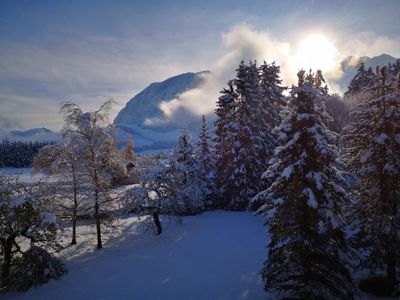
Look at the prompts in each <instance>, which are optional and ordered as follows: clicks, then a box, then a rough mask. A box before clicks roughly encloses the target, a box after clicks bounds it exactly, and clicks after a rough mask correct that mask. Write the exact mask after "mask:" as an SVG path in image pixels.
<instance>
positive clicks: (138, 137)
mask: <svg viewBox="0 0 400 300" xmlns="http://www.w3.org/2000/svg"><path fill="white" fill-rule="evenodd" d="M205 73H208V71H203V72H199V73H184V74H180V75H177V76H174V77H171V78H168V79H166V80H164V81H162V82H156V83H152V84H150V85H149V86H148V87H147V88H145V89H144V90H143V91H141V92H140V93H139V94H137V95H136V96H134V97H133V98H132V99H131V100H129V101H128V103H127V104H126V106H125V107H124V108H123V109H122V110H121V111H120V112H119V113H118V115H117V117H116V118H115V120H114V124H115V125H116V126H117V127H118V128H119V129H120V138H121V139H125V135H126V133H130V134H132V136H133V139H134V143H135V148H136V151H138V152H140V151H144V150H159V149H160V150H161V149H170V148H172V147H173V146H174V145H175V142H176V139H177V137H178V135H179V131H180V129H181V128H182V126H183V125H186V126H187V127H188V129H189V131H191V132H192V134H195V133H196V131H197V129H198V127H199V126H200V122H201V118H199V117H198V116H192V117H190V116H189V115H190V112H189V111H184V110H183V111H182V113H183V114H186V115H187V116H188V117H187V118H185V120H186V121H185V123H186V124H183V123H182V124H181V123H180V122H178V121H177V120H168V118H167V117H166V116H165V114H164V113H163V111H162V110H161V109H160V107H159V106H160V103H161V102H162V101H169V100H172V99H174V98H176V97H177V96H178V95H179V94H181V93H183V92H185V91H187V90H190V89H192V88H195V87H197V86H198V85H199V84H201V82H202V76H201V75H204V74H205ZM151 119H153V120H154V119H158V120H161V122H159V123H155V124H154V123H149V122H148V121H147V120H151ZM187 120H190V121H189V122H187Z"/></svg>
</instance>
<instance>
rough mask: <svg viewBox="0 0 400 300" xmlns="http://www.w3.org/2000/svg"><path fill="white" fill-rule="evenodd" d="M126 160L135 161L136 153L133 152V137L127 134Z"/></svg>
mask: <svg viewBox="0 0 400 300" xmlns="http://www.w3.org/2000/svg"><path fill="white" fill-rule="evenodd" d="M125 158H126V159H127V160H129V161H131V162H134V161H135V153H134V151H133V141H132V135H130V134H127V136H126V153H125Z"/></svg>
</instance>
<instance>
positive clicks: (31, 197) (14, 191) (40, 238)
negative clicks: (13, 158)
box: [0, 178, 61, 290]
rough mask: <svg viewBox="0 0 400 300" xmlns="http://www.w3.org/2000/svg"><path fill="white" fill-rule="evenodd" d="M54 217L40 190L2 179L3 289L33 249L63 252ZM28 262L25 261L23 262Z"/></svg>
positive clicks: (0, 208)
mask: <svg viewBox="0 0 400 300" xmlns="http://www.w3.org/2000/svg"><path fill="white" fill-rule="evenodd" d="M56 234H57V227H56V224H55V217H54V216H53V215H51V214H49V213H48V212H47V211H46V210H45V207H44V203H43V201H42V198H41V195H40V190H39V189H38V187H36V186H34V187H27V186H24V185H22V184H20V183H18V182H13V181H11V180H9V179H5V178H0V246H1V247H0V250H1V251H0V258H1V283H2V289H3V290H7V289H9V288H10V287H12V283H10V275H11V274H12V273H13V270H15V269H16V268H17V269H18V268H19V267H21V266H20V265H19V264H20V263H22V261H21V260H20V257H21V255H22V256H23V255H24V254H25V253H26V252H27V251H29V250H30V249H31V247H36V246H37V247H42V248H48V249H53V250H56V251H57V250H60V249H61V247H60V245H59V244H58V243H57V239H56V238H57V235H56ZM24 263H25V262H24Z"/></svg>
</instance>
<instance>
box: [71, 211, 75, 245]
mask: <svg viewBox="0 0 400 300" xmlns="http://www.w3.org/2000/svg"><path fill="white" fill-rule="evenodd" d="M71 245H76V211H75V210H74V215H73V217H72V241H71Z"/></svg>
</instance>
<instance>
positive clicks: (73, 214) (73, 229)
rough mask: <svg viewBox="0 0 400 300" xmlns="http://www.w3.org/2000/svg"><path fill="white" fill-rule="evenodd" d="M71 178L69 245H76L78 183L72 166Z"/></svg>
mask: <svg viewBox="0 0 400 300" xmlns="http://www.w3.org/2000/svg"><path fill="white" fill-rule="evenodd" d="M72 176H73V185H74V210H73V212H72V241H71V245H76V221H77V210H78V183H77V178H76V173H75V167H74V165H72Z"/></svg>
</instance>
